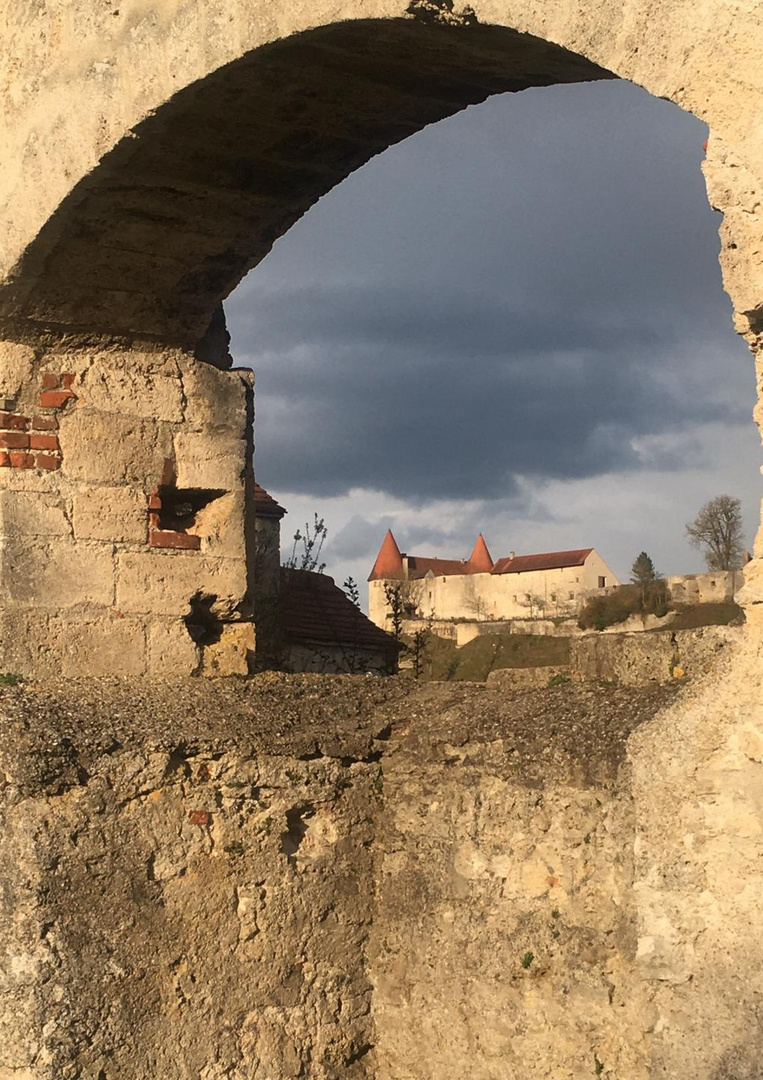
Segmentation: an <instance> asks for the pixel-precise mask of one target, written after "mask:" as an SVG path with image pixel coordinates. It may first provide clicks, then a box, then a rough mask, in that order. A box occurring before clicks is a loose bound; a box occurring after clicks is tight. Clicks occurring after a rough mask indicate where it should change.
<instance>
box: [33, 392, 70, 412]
mask: <svg viewBox="0 0 763 1080" xmlns="http://www.w3.org/2000/svg"><path fill="white" fill-rule="evenodd" d="M76 396H77V395H76V394H75V393H73V391H71V390H43V391H42V393H41V394H40V408H41V409H61V408H63V406H64V405H65V404H66V402H67V401H71V400H72V399H73V398H75V397H76Z"/></svg>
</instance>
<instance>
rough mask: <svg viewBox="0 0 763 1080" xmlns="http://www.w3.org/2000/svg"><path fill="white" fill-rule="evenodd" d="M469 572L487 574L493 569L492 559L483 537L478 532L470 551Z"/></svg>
mask: <svg viewBox="0 0 763 1080" xmlns="http://www.w3.org/2000/svg"><path fill="white" fill-rule="evenodd" d="M468 562H469V572H470V573H472V574H489V573H490V571H491V570H492V569H493V560H492V558H491V556H490V552H489V551H488V549H487V544H486V543H485V537H484V536H483V535H482V533H480V534H479V536H478V537H477V539H476V540H475V542H474V547H473V548H472V553H471V555H470V556H469V560H468Z"/></svg>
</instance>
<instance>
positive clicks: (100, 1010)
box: [0, 676, 385, 1080]
mask: <svg viewBox="0 0 763 1080" xmlns="http://www.w3.org/2000/svg"><path fill="white" fill-rule="evenodd" d="M72 685H73V687H74V688H73V689H71V690H70V691H69V692H67V693H63V694H62V695H61V697H59V698H57V699H56V700H55V704H54V703H53V702H54V697H55V692H54V691H53V689H52V688H48V689H47V690H34V689H32V690H28V691H25V692H23V693H21V694H19V693H18V692H15V693H11V692H8V691H6V692H5V693H4V694H3V695H2V696H3V702H2V717H3V728H4V734H3V740H2V743H3V746H2V774H3V785H4V786H3V791H2V807H3V827H2V830H1V831H0V860H1V862H0V867H1V870H0V889H1V895H2V904H0V1063H1V1064H0V1075H3V1076H8V1077H11V1076H12V1077H14V1080H16V1078H19V1080H20V1078H22V1077H23V1078H24V1080H75V1078H76V1080H82V1078H87V1080H148V1078H149V1077H151V1078H153V1077H162V1078H164V1080H181V1078H182V1080H200V1078H203V1080H218V1078H219V1080H222V1078H227V1077H256V1078H258V1080H276V1078H278V1080H286V1078H287V1077H295V1078H296V1077H307V1076H309V1077H313V1078H322V1080H328V1078H335V1080H340V1078H342V1080H343V1078H345V1077H350V1078H353V1077H357V1078H360V1077H365V1076H366V1075H368V1074H367V1072H366V1069H365V1064H366V1055H367V1049H368V1047H369V1045H370V1044H371V1043H372V1042H373V1034H372V1023H371V1019H370V1000H371V987H370V983H369V980H368V977H367V974H366V972H365V966H366V942H367V938H368V932H369V926H370V920H371V915H372V896H373V878H374V873H373V866H374V861H375V855H374V851H373V847H372V844H373V839H374V831H375V822H376V813H375V810H374V807H375V806H376V804H377V801H378V792H379V791H380V789H381V784H380V781H379V772H380V770H379V765H378V763H376V762H375V761H374V749H375V736H376V735H377V734H378V733H379V730H378V728H374V720H375V717H374V704H375V698H376V699H378V700H379V701H383V700H384V698H385V690H384V688H383V687H381V688H380V687H379V686H378V684H377V685H376V687H375V691H374V692H370V693H369V692H366V694H365V695H364V696H363V697H362V698H361V700H362V701H363V703H364V704H365V705H366V706H367V710H368V713H367V716H366V718H362V719H361V718H359V717H358V716H357V707H358V704H359V702H358V695H355V694H352V693H349V694H348V693H347V691H346V689H345V690H344V691H343V688H342V686H341V685H339V686H337V685H336V684H334V685H332V686H331V687H330V691H329V693H326V692H325V691H322V690H321V688H320V687H319V686H317V685H316V684H315V683H311V682H309V681H306V680H303V681H302V682H300V683H296V684H294V689H293V691H292V692H290V691H289V690H288V688H285V684H284V680H283V679H281V680H278V679H277V678H272V679H271V678H269V677H267V676H265V677H261V678H260V679H258V680H257V688H256V692H255V693H254V694H252V693H250V692H249V691H247V690H241V691H239V692H238V693H236V692H235V689H234V688H233V687H231V685H230V684H228V686H227V687H226V686H225V685H220V684H219V683H206V682H201V681H196V683H195V685H193V684H186V685H175V686H173V687H172V688H171V690H169V692H167V693H165V694H162V693H160V692H158V691H156V690H154V691H153V692H149V691H145V692H144V693H141V692H140V691H139V690H138V689H137V684H135V683H132V684H130V687H129V688H128V686H127V685H126V684H125V683H119V682H114V681H112V682H111V683H110V684H108V685H105V686H99V685H98V684H97V683H91V684H90V685H89V686H88V687H86V688H82V687H81V686H80V687H79V688H77V687H76V685H75V684H72ZM207 688H208V689H207ZM311 698H312V699H313V702H314V707H312V708H311V707H310V706H309V705H307V702H306V699H307V700H310V699H311Z"/></svg>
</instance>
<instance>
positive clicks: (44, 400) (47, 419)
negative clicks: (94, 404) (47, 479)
mask: <svg viewBox="0 0 763 1080" xmlns="http://www.w3.org/2000/svg"><path fill="white" fill-rule="evenodd" d="M73 384H74V375H73V374H72V373H71V372H62V373H61V374H60V375H56V374H55V373H53V372H45V373H44V374H43V376H42V379H41V381H40V398H39V408H40V409H41V410H42V409H45V410H49V411H48V412H47V413H44V414H43V413H41V414H39V415H36V416H22V415H21V414H20V413H17V412H15V411H13V409H12V408H7V409H6V410H5V411H2V412H0V468H5V469H8V468H10V469H41V470H43V471H46V472H51V471H53V470H55V469H60V467H61V446H60V444H59V441H58V435H57V434H56V433H57V431H58V416H57V412H58V411H59V410H60V409H62V408H63V407H64V405H66V403H67V402H68V401H73V400H76V396H77V395H76V394H75V393H74V391H73V390H72V385H73ZM5 404H6V405H12V404H13V403H12V402H6V403H5Z"/></svg>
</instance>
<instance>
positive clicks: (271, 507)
mask: <svg viewBox="0 0 763 1080" xmlns="http://www.w3.org/2000/svg"><path fill="white" fill-rule="evenodd" d="M286 512H287V511H286V510H284V508H283V507H282V506H280V505H279V503H277V502H276V501H275V499H274V498H273V496H272V495H269V494H268V492H267V491H265V488H264V487H262V486H261V485H260V484H257V483H255V485H254V513H255V515H256V516H257V517H277V518H282V517H283V516H284V514H285V513H286Z"/></svg>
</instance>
